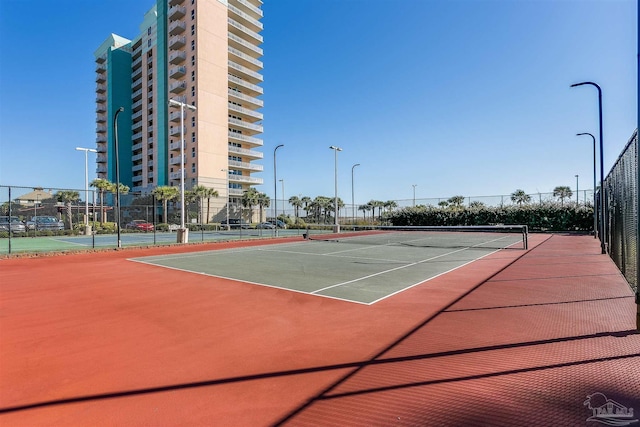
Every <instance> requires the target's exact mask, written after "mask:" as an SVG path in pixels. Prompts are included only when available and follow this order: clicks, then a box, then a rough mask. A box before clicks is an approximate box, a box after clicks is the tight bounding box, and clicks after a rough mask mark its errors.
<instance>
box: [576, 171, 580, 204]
mask: <svg viewBox="0 0 640 427" xmlns="http://www.w3.org/2000/svg"><path fill="white" fill-rule="evenodd" d="M579 191H580V190H579V187H578V175H576V209H577V208H578V203H580V201H579V200H578V192H579Z"/></svg>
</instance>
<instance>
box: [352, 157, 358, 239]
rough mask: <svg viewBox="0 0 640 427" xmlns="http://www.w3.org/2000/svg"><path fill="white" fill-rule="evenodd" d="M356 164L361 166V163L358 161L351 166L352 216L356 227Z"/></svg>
mask: <svg viewBox="0 0 640 427" xmlns="http://www.w3.org/2000/svg"><path fill="white" fill-rule="evenodd" d="M356 166H360V163H356V164H355V165H353V166H351V216H352V217H353V226H354V227H355V225H356V199H355V193H354V191H353V170H354V169H355V167H356Z"/></svg>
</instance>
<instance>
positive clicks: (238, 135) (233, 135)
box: [227, 132, 264, 146]
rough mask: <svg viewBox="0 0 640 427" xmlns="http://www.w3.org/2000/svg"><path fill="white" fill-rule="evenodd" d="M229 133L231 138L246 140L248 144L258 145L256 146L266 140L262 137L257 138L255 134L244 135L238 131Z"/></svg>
mask: <svg viewBox="0 0 640 427" xmlns="http://www.w3.org/2000/svg"><path fill="white" fill-rule="evenodd" d="M227 135H228V136H229V139H231V140H235V141H240V142H246V143H247V144H251V145H256V146H262V145H264V142H263V141H262V140H261V139H260V138H256V137H254V136H249V135H243V134H241V133H238V132H229V133H228V134H227Z"/></svg>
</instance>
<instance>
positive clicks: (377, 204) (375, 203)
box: [368, 200, 384, 218]
mask: <svg viewBox="0 0 640 427" xmlns="http://www.w3.org/2000/svg"><path fill="white" fill-rule="evenodd" d="M368 205H370V206H371V208H372V210H373V216H374V217H375V216H376V208H378V218H381V217H382V208H383V207H384V202H382V201H380V200H370V201H369V203H368Z"/></svg>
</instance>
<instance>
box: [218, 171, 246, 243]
mask: <svg viewBox="0 0 640 427" xmlns="http://www.w3.org/2000/svg"><path fill="white" fill-rule="evenodd" d="M220 170H221V171H222V172H225V173H226V174H227V231H229V230H231V228H230V227H229V203H230V201H231V198H230V197H229V169H220ZM240 225H241V227H240V229H242V224H240Z"/></svg>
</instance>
